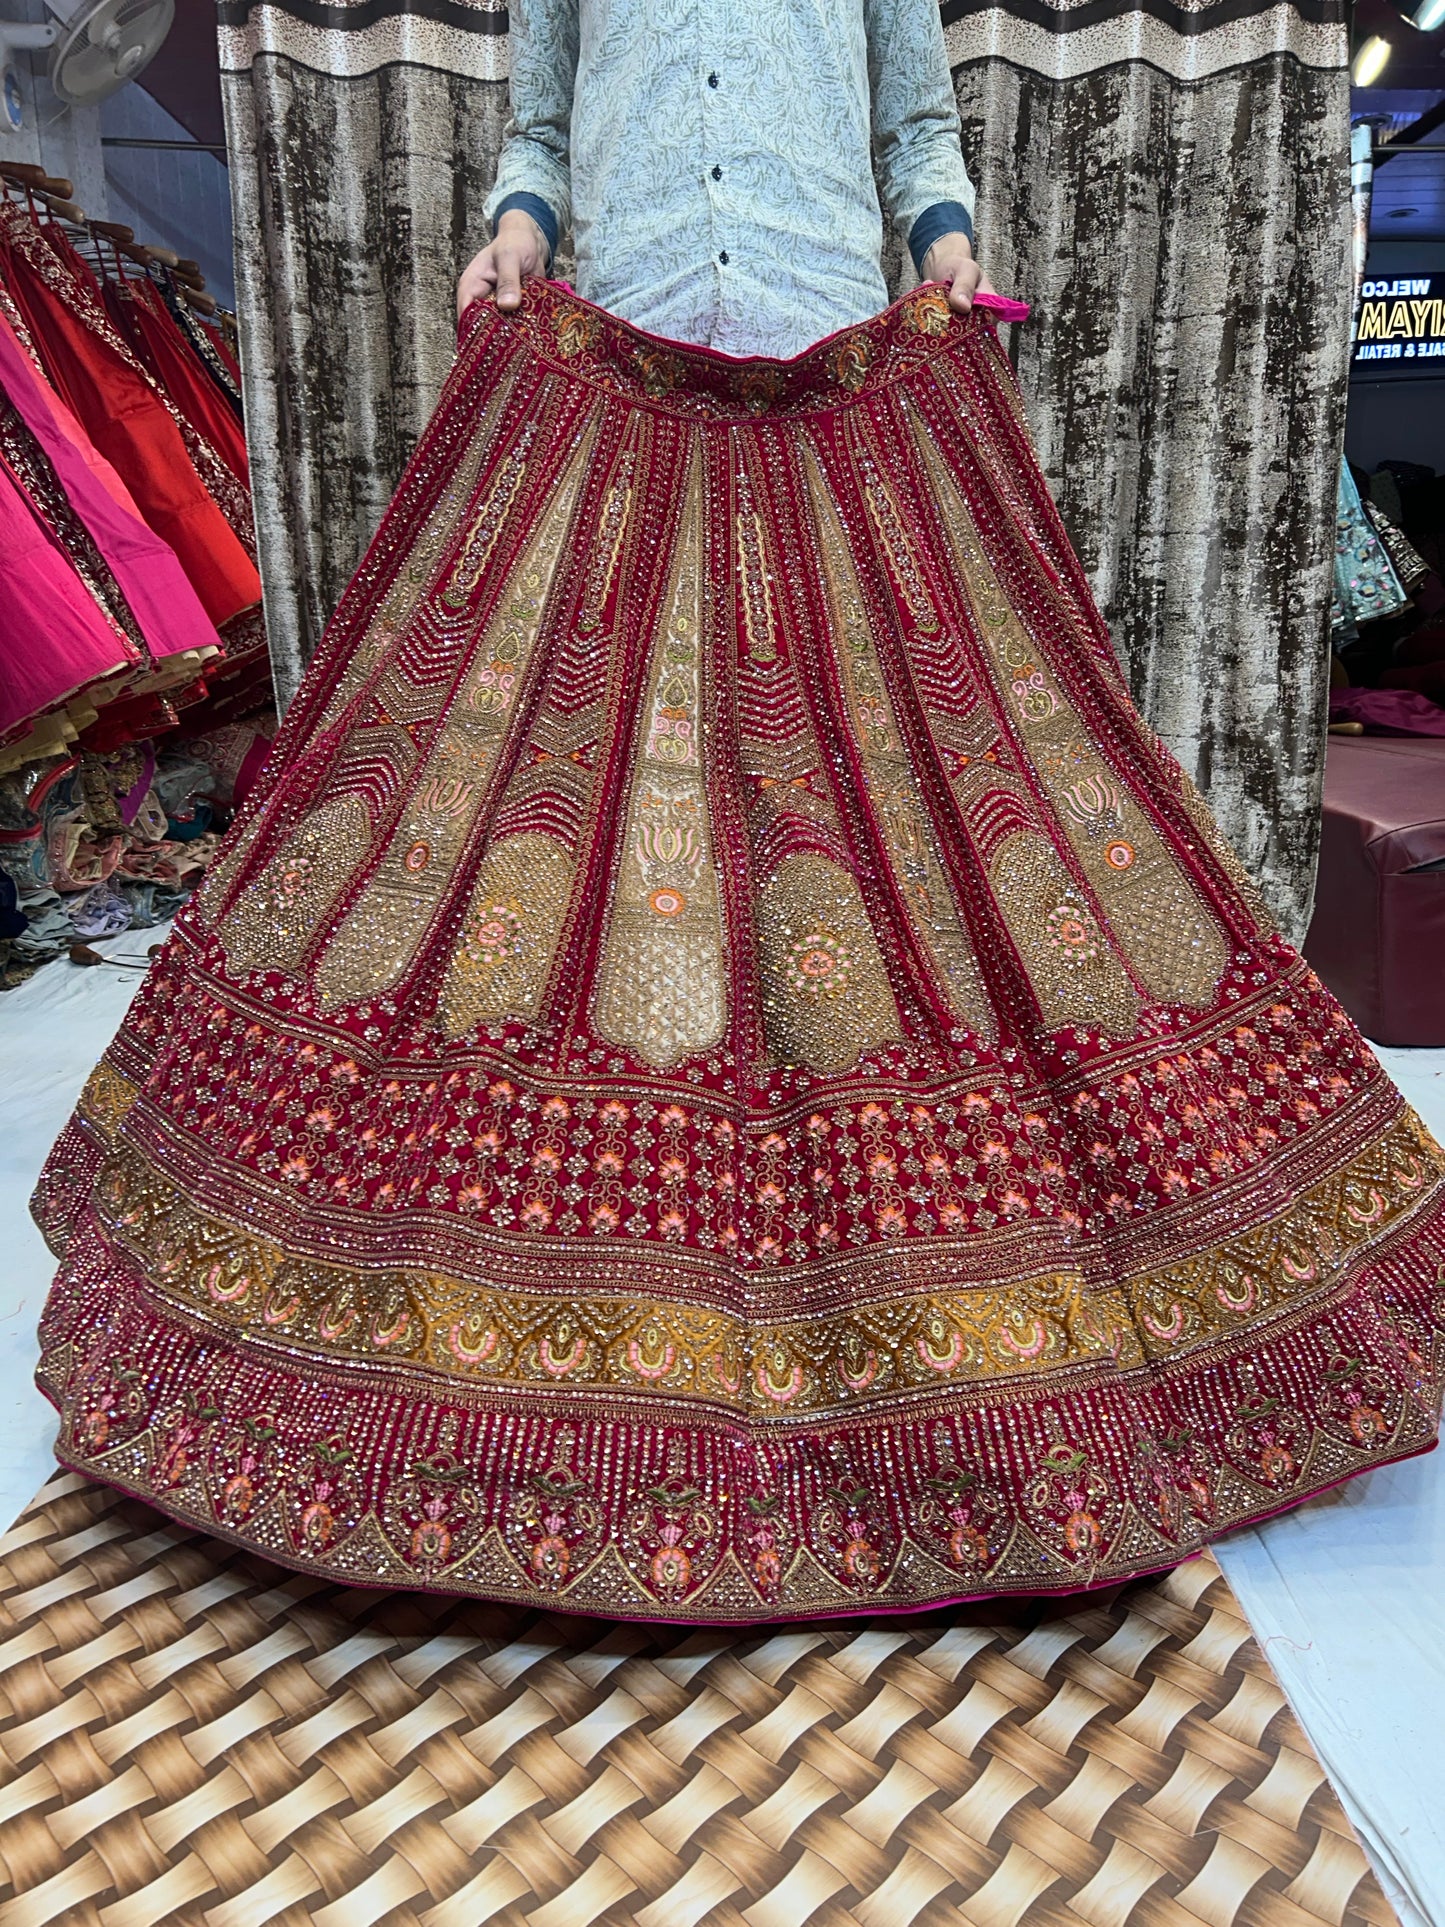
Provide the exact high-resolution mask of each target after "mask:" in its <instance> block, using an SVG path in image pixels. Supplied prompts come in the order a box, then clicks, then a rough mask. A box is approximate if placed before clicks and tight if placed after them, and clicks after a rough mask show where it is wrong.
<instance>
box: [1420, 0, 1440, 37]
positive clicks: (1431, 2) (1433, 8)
mask: <svg viewBox="0 0 1445 1927" xmlns="http://www.w3.org/2000/svg"><path fill="white" fill-rule="evenodd" d="M1413 19H1414V24H1415V25H1416V26H1417V27H1418V28H1419V29H1420V31H1421V33H1434V31H1435V29H1436V28H1437V27H1439V26H1445V0H1420V4H1419V6H1418V7H1417V8H1416V9H1415V12H1414V16H1413Z"/></svg>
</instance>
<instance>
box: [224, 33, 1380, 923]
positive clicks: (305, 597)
mask: <svg viewBox="0 0 1445 1927" xmlns="http://www.w3.org/2000/svg"><path fill="white" fill-rule="evenodd" d="M505 18H506V17H505V14H504V13H503V12H501V11H500V10H499V9H497V8H489V7H485V6H480V5H474V4H471V3H470V0H344V3H343V4H339V5H337V4H318V0H280V3H279V4H270V3H268V4H254V5H253V4H247V0H223V4H222V6H221V22H222V25H221V49H222V69H223V87H224V92H225V98H226V113H227V128H228V140H229V143H230V147H231V160H232V165H231V179H232V182H233V195H234V199H235V209H236V233H237V252H238V299H239V303H240V308H241V317H242V324H243V329H244V334H245V339H246V349H247V369H246V375H247V405H248V418H249V426H250V439H251V449H252V461H253V464H254V467H255V471H256V474H255V496H256V509H257V516H258V520H259V523H260V533H261V540H262V554H263V567H264V575H265V582H266V611H267V620H268V624H269V627H270V632H271V638H272V650H273V656H274V659H275V665H276V674H277V681H278V684H279V687H280V689H281V692H282V695H283V697H285V696H289V695H290V693H291V692H292V690H293V689H294V688H295V686H296V683H297V681H298V680H299V677H300V674H301V670H302V668H303V666H304V663H305V661H306V658H307V656H308V655H309V654H310V651H311V649H312V647H313V646H314V643H315V641H316V638H317V636H318V635H319V633H320V630H321V627H322V625H323V624H324V622H325V619H326V616H327V615H328V613H329V611H330V610H331V608H332V606H333V605H334V603H335V601H336V599H337V597H338V595H339V594H340V591H341V589H342V587H343V586H344V584H345V582H346V579H347V577H348V576H349V574H350V573H351V571H352V569H353V568H354V567H355V564H356V561H357V559H358V557H359V556H360V554H361V551H362V549H363V547H364V546H365V543H366V540H367V538H368V536H369V535H370V532H371V530H372V529H373V528H374V527H375V525H376V522H377V520H378V518H379V517H380V514H381V511H382V508H383V507H384V505H385V502H386V500H387V497H388V496H389V494H390V492H391V489H392V487H393V485H394V483H395V481H396V478H397V476H398V474H399V472H400V470H401V467H402V464H403V462H404V461H405V459H406V456H407V454H408V452H409V450H410V448H411V445H412V443H413V441H414V439H415V437H416V435H417V433H418V431H419V430H420V428H421V426H422V423H423V422H424V420H425V419H426V416H427V414H428V412H429V410H430V407H431V404H432V400H433V397H434V396H435V394H436V392H437V390H438V388H439V387H440V384H441V381H442V378H443V376H444V375H445V372H446V369H447V367H448V365H449V363H450V360H451V353H452V284H453V281H454V278H455V275H456V273H457V270H458V268H459V266H460V264H461V263H462V262H463V261H464V260H465V259H466V258H467V256H468V255H469V254H470V253H471V252H472V251H474V250H475V249H476V248H477V247H478V246H480V245H481V242H482V240H483V239H484V234H483V230H482V223H481V218H480V208H481V204H482V199H483V196H484V195H485V193H486V190H487V188H488V186H489V185H490V182H491V179H492V175H493V172H494V169H495V165H496V155H497V150H498V146H499V143H500V139H501V130H502V124H503V121H504V119H505V114H506V78H505V76H506V40H505V33H504V28H505ZM944 20H945V27H946V32H947V37H948V43H949V51H950V58H951V61H952V63H953V66H954V73H955V84H956V89H957V94H958V100H959V106H960V111H961V113H962V115H963V119H964V149H965V153H966V155H967V158H968V162H969V166H970V169H971V171H972V173H973V176H974V179H975V180H976V182H977V183H978V187H979V207H978V228H979V236H980V249H981V252H982V254H983V256H984V258H985V260H986V262H987V264H988V267H989V270H990V272H991V274H992V277H993V279H994V281H995V283H996V284H997V285H998V286H999V287H1000V288H1002V289H1004V290H1006V291H1007V292H1010V293H1015V294H1019V295H1021V296H1023V297H1024V298H1026V299H1027V300H1029V301H1031V302H1033V303H1034V307H1035V313H1034V319H1033V320H1032V321H1031V322H1030V323H1029V324H1028V325H1027V326H1025V327H1023V328H1021V329H1019V330H1018V331H1017V340H1016V352H1017V357H1018V368H1019V373H1020V376H1021V379H1022V382H1023V386H1024V391H1025V394H1026V397H1027V400H1028V406H1029V413H1030V416H1031V419H1032V422H1033V425H1034V429H1035V433H1036V435H1037V438H1038V442H1039V447H1040V451H1041V454H1042V457H1043V462H1044V467H1045V469H1046V471H1047V473H1048V475H1049V478H1050V480H1051V483H1052V484H1053V487H1054V489H1055V491H1056V493H1057V496H1058V499H1059V502H1060V505H1061V507H1062V509H1063V512H1064V515H1065V518H1066V520H1067V522H1068V525H1069V528H1070V530H1071V532H1072V534H1073V537H1074V540H1075V541H1076V543H1077V544H1078V547H1079V549H1080V552H1081V554H1082V556H1083V558H1084V561H1085V563H1086V565H1087V567H1088V569H1089V572H1090V574H1091V577H1092V579H1093V582H1094V586H1095V589H1096V592H1097V594H1098V597H1099V600H1100V602H1101V604H1102V606H1103V609H1104V612H1105V614H1106V616H1107V617H1108V619H1109V621H1110V623H1111V625H1112V628H1113V632H1114V636H1115V639H1116V643H1117V646H1118V648H1119V651H1120V654H1121V656H1122V658H1123V660H1124V662H1125V664H1126V665H1127V668H1128V671H1129V674H1130V678H1131V680H1132V682H1133V685H1134V689H1135V693H1136V695H1137V697H1138V698H1139V701H1140V703H1141V705H1142V707H1143V709H1144V711H1145V713H1146V715H1147V716H1148V717H1149V719H1150V721H1151V722H1152V723H1153V725H1154V727H1155V728H1156V729H1157V730H1158V731H1159V733H1160V734H1161V735H1162V736H1163V737H1164V739H1165V741H1166V742H1167V743H1168V744H1169V745H1170V747H1171V748H1172V749H1173V750H1174V751H1175V753H1176V754H1177V755H1178V756H1179V757H1180V759H1181V760H1182V761H1183V763H1184V765H1185V767H1186V768H1187V769H1189V770H1190V771H1191V772H1192V773H1193V774H1194V775H1195V777H1196V779H1197V780H1198V782H1199V784H1200V786H1201V788H1202V789H1203V790H1204V791H1205V793H1206V794H1207V795H1208V797H1209V799H1210V801H1211V803H1212V804H1213V806H1214V808H1215V811H1216V813H1217V814H1218V816H1219V818H1220V821H1221V823H1222V824H1223V826H1224V828H1225V830H1226V831H1227V833H1228V834H1229V835H1230V836H1231V838H1232V839H1233V840H1234V842H1235V844H1236V845H1237V847H1238V848H1239V850H1240V852H1241V854H1242V855H1243V856H1244V858H1245V860H1246V862H1247V863H1248V864H1249V865H1250V867H1251V868H1252V869H1253V870H1254V872H1255V873H1256V874H1257V875H1258V876H1259V878H1260V879H1261V881H1262V883H1263V884H1264V887H1265V890H1266V893H1267V894H1268V896H1269V898H1270V899H1271V902H1272V905H1273V907H1274V909H1275V911H1276V914H1277V915H1278V916H1279V917H1280V919H1281V921H1282V923H1283V925H1284V927H1285V929H1286V930H1287V931H1288V932H1290V933H1291V934H1292V935H1294V936H1296V937H1298V936H1299V935H1301V934H1302V932H1303V929H1304V926H1305V923H1306V921H1307V918H1308V913H1309V904H1310V898H1311V892H1312V887H1313V873H1314V861H1315V851H1316V844H1317V838H1318V805H1319V791H1320V781H1321V774H1322V768H1323V753H1324V741H1325V735H1324V720H1325V706H1326V701H1327V692H1326V681H1327V677H1326V666H1327V661H1328V654H1327V651H1328V611H1329V597H1330V584H1331V565H1332V554H1333V530H1334V497H1335V477H1336V474H1337V466H1338V461H1339V454H1340V446H1341V441H1342V436H1343V426H1344V403H1345V384H1346V363H1347V355H1348V334H1349V131H1348V99H1349V93H1348V85H1349V83H1348V75H1347V69H1346V58H1347V46H1346V29H1345V25H1344V13H1343V0H1281V3H1277V4H1271V3H1270V0H1205V4H1185V5H1176V4H1172V3H1171V0H945V6H944ZM895 258H896V257H895Z"/></svg>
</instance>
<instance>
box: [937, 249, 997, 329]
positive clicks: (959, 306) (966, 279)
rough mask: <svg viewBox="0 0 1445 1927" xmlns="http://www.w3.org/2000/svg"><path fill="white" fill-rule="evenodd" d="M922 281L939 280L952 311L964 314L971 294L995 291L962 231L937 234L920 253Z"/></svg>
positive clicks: (971, 298)
mask: <svg viewBox="0 0 1445 1927" xmlns="http://www.w3.org/2000/svg"><path fill="white" fill-rule="evenodd" d="M923 278H924V280H925V281H942V282H944V283H945V285H946V286H947V288H948V305H949V307H950V308H952V309H953V311H954V313H955V314H967V313H968V311H969V309H970V308H971V307H972V306H973V297H974V296H975V295H976V294H978V293H979V292H980V290H982V291H984V292H985V293H988V294H993V293H994V292H995V289H994V285H993V283H992V282H991V281H990V280H989V278H988V276H987V275H986V274H985V273H984V271H983V269H982V268H981V267H980V266H979V265H978V263H977V261H975V260H974V258H973V247H972V244H971V243H970V241H969V238H968V236H967V235H966V234H962V233H956V234H940V235H939V237H938V239H937V240H936V241H935V242H934V244H933V246H932V247H931V248H930V249H929V250H928V252H927V254H925V255H924V257H923Z"/></svg>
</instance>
